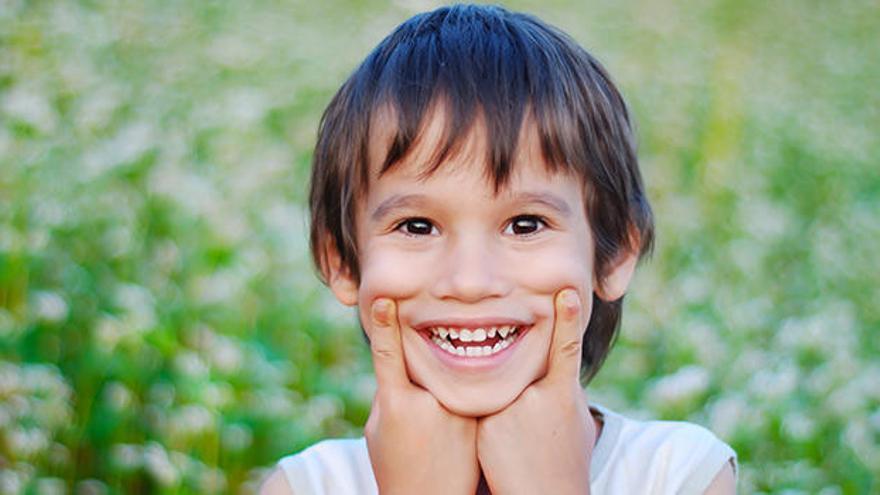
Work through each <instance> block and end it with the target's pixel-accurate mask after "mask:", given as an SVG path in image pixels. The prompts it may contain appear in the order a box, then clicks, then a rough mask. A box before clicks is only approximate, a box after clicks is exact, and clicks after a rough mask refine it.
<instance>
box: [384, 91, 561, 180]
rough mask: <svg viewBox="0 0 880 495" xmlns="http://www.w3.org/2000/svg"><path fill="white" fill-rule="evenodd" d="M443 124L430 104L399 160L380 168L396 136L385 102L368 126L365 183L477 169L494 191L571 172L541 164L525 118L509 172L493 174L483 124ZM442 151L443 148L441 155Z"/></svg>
mask: <svg viewBox="0 0 880 495" xmlns="http://www.w3.org/2000/svg"><path fill="white" fill-rule="evenodd" d="M448 124H449V116H448V111H447V109H446V107H445V106H444V105H438V104H435V105H432V106H431V108H430V110H429V111H427V112H426V113H425V116H424V118H423V119H422V122H421V123H420V127H419V130H418V133H417V134H416V136H415V138H414V139H413V140H412V143H411V145H410V146H409V147H408V149H407V150H406V152H405V153H404V154H403V155H402V156H401V157H400V159H399V160H397V161H396V162H394V163H391V164H388V165H387V166H386V161H387V158H388V156H389V153H390V152H391V150H392V148H393V147H394V146H395V140H396V139H399V138H400V136H399V129H398V125H397V118H396V114H395V112H394V110H393V109H391V108H390V107H387V106H385V107H381V108H380V109H378V110H377V111H376V112H375V114H374V116H373V118H372V120H371V124H370V139H369V141H368V143H369V150H368V157H369V171H368V175H369V185H368V187H371V186H372V185H373V184H375V183H376V182H377V181H379V180H380V179H381V178H383V177H385V176H387V175H388V174H392V175H395V176H398V177H399V176H405V177H409V178H412V179H417V180H420V181H425V180H428V179H430V178H431V177H432V176H433V175H435V174H437V173H441V174H444V175H446V174H449V175H453V176H454V175H459V176H461V177H465V176H467V177H473V175H474V171H475V170H479V172H480V174H481V176H482V178H483V179H484V180H485V181H486V182H487V183H489V184H491V185H492V186H493V189H494V192H495V194H496V195H497V194H501V193H504V192H505V191H506V190H507V189H509V187H510V186H511V183H516V182H520V180H518V179H521V178H522V177H523V176H528V177H536V176H544V177H546V178H554V177H556V176H557V175H562V176H565V177H566V178H573V176H574V174H573V173H572V172H571V171H570V170H567V169H565V168H562V167H554V166H552V165H551V164H549V163H547V161H546V160H545V158H544V155H543V153H542V150H541V143H540V138H539V134H538V129H537V126H536V125H535V123H534V121H533V120H532V119H531V118H529V117H528V116H527V117H526V118H524V119H523V122H522V125H521V127H520V129H519V130H518V138H517V139H516V146H515V149H514V150H513V152H512V153H511V159H510V164H509V175H508V176H505V177H499V176H498V175H499V174H498V171H497V166H495V165H496V164H493V160H492V153H493V152H494V151H495V150H493V149H491V147H492V146H493V143H490V138H489V136H488V133H487V128H486V126H485V124H484V121H483V119H482V118H481V117H480V116H477V118H475V119H474V120H473V122H472V123H471V124H470V125H469V128H467V129H465V130H463V131H460V130H454V129H450V128H449V127H448ZM453 132H456V133H457V134H458V136H456V137H458V139H454V138H453V139H451V138H450V133H453ZM496 147H497V145H496ZM445 148H448V150H445ZM444 150H445V151H447V153H446V154H445V155H444V154H443V153H444Z"/></svg>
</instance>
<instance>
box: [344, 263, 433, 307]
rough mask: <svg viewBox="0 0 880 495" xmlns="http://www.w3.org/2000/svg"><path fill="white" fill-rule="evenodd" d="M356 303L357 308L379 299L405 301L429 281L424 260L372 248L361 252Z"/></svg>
mask: <svg viewBox="0 0 880 495" xmlns="http://www.w3.org/2000/svg"><path fill="white" fill-rule="evenodd" d="M363 260H364V262H363V264H362V266H361V284H360V287H359V288H358V302H359V303H360V305H361V307H368V306H369V304H370V303H371V302H372V301H373V300H374V299H375V298H376V297H379V296H384V297H390V298H392V299H397V300H401V299H407V298H409V297H412V296H414V295H415V294H417V293H418V291H420V290H422V289H423V288H424V287H425V284H426V283H427V280H428V279H429V278H430V277H429V274H428V273H427V270H425V265H424V261H423V260H421V259H420V257H419V256H417V255H413V253H400V252H399V251H397V250H390V249H374V250H371V251H369V252H365V253H364V257H363Z"/></svg>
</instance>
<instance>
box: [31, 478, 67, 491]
mask: <svg viewBox="0 0 880 495" xmlns="http://www.w3.org/2000/svg"><path fill="white" fill-rule="evenodd" d="M35 485H36V486H35V487H34V488H35V490H34V491H35V492H36V493H37V495H63V494H65V493H67V484H66V483H65V482H64V480H63V479H61V478H38V479H37V481H36V483H35Z"/></svg>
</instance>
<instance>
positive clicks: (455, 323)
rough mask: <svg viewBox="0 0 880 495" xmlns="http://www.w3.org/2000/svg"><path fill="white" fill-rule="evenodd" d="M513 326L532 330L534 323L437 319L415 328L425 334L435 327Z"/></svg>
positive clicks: (507, 319) (500, 319)
mask: <svg viewBox="0 0 880 495" xmlns="http://www.w3.org/2000/svg"><path fill="white" fill-rule="evenodd" d="M504 325H511V326H517V327H528V328H531V327H532V325H533V323H532V322H528V321H525V320H520V319H516V318H510V317H504V316H498V317H495V316H484V317H480V318H448V317H447V318H442V319H441V318H437V319H433V320H425V321H422V322H420V323H417V324H415V325H413V328H414V329H416V330H418V331H420V332H424V331H427V330H429V329H431V328H433V327H454V328H486V327H501V326H504Z"/></svg>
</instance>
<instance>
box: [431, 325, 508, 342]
mask: <svg viewBox="0 0 880 495" xmlns="http://www.w3.org/2000/svg"><path fill="white" fill-rule="evenodd" d="M514 332H516V326H514V325H503V326H498V327H481V328H476V329H473V330H471V329H468V328H451V327H433V328H431V333H433V334H434V335H435V336H437V337H440V338H441V339H445V338H446V337H451V338H452V339H453V340H455V339H457V340H461V341H462V342H483V341H484V340H486V339H487V338H490V339H491V338H494V337H495V335H496V334H497V335H499V336H500V337H501V338H502V339H504V338H507V335H508V334H511V333H514Z"/></svg>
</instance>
